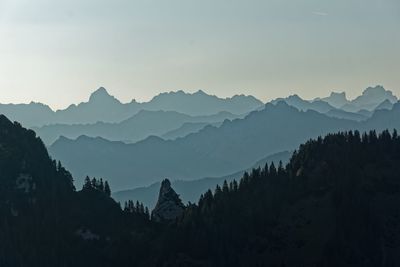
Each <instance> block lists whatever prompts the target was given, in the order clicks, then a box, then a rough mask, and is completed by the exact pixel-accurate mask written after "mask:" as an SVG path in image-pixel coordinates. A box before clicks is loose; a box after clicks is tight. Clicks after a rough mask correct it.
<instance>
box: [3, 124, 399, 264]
mask: <svg viewBox="0 0 400 267" xmlns="http://www.w3.org/2000/svg"><path fill="white" fill-rule="evenodd" d="M399 173H400V138H399V136H398V135H397V132H393V133H389V132H388V131H383V132H382V133H380V134H376V133H375V132H370V133H369V134H360V133H359V132H345V133H338V134H330V135H327V136H326V137H325V138H317V139H316V140H310V141H309V142H307V143H305V144H304V145H302V146H300V148H299V149H298V151H296V152H295V153H294V155H293V156H292V158H291V160H290V162H289V163H288V165H287V166H282V165H281V164H276V165H275V164H271V165H269V166H265V168H259V169H254V170H253V171H252V172H250V173H245V174H244V176H243V178H242V179H241V180H240V181H238V182H236V181H232V182H230V183H229V184H228V183H224V185H223V186H222V187H217V188H216V189H215V191H213V192H212V191H207V192H205V193H204V194H203V195H202V196H201V198H200V200H199V202H198V203H197V204H189V205H188V206H186V207H183V206H182V209H183V212H182V214H181V215H180V216H179V215H177V216H178V218H176V219H175V220H167V221H165V220H160V221H162V222H160V223H158V222H156V221H155V220H150V219H149V212H148V211H146V209H145V207H143V205H141V204H140V203H136V205H134V203H133V202H129V203H127V205H126V207H125V209H121V207H120V205H118V204H117V203H116V202H115V201H113V200H112V199H111V198H110V197H109V195H110V192H109V189H108V188H107V189H106V186H105V183H103V181H102V180H98V179H87V180H86V183H85V186H84V188H83V189H82V190H80V191H76V190H75V188H74V186H73V183H72V177H71V175H70V174H69V173H68V171H66V170H65V169H64V168H63V167H62V166H61V164H57V163H56V162H55V161H52V160H51V159H50V158H49V156H48V154H47V151H46V149H45V147H44V145H43V143H42V142H41V140H40V139H38V138H37V137H36V136H35V133H34V132H33V131H30V130H26V129H24V128H22V127H21V126H20V125H19V124H17V123H11V122H10V121H9V120H8V119H7V118H5V117H4V116H2V117H0V218H1V220H0V240H2V242H0V266H6V267H7V266H85V267H86V266H280V267H281V266H293V267H297V266H299V267H300V266H332V267H333V266H335V267H336V266H400V220H399V214H400V177H399ZM168 184H169V183H168V181H164V183H163V186H164V189H168V190H165V192H167V193H166V194H167V195H168V196H172V197H173V198H175V197H177V195H176V193H175V194H173V193H172V192H173V189H172V188H170V187H169V186H168ZM161 191H162V192H161V193H160V196H161V197H163V196H164V193H163V192H164V190H161ZM168 192H169V193H168ZM178 199H179V198H178ZM160 201H161V200H160ZM177 203H179V202H177ZM178 206H180V204H178ZM154 216H155V215H154V212H153V217H154Z"/></svg>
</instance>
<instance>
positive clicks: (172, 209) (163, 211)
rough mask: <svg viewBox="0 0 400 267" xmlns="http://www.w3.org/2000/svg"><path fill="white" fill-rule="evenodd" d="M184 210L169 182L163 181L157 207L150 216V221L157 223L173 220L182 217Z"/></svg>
mask: <svg viewBox="0 0 400 267" xmlns="http://www.w3.org/2000/svg"><path fill="white" fill-rule="evenodd" d="M184 209H185V206H184V205H183V203H182V200H181V199H180V198H179V195H178V194H177V193H176V192H175V191H174V189H172V187H171V182H170V181H169V180H168V179H165V180H164V181H163V182H162V183H161V188H160V194H159V196H158V201H157V205H156V207H155V208H154V210H153V212H152V214H151V217H152V220H154V221H157V222H160V221H172V220H175V219H176V218H177V217H179V216H181V215H182V213H183V211H184Z"/></svg>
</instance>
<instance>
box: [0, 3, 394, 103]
mask: <svg viewBox="0 0 400 267" xmlns="http://www.w3.org/2000/svg"><path fill="white" fill-rule="evenodd" d="M376 84H382V85H384V86H385V87H386V88H388V89H391V90H392V91H394V92H395V93H396V94H397V95H400V1H399V0H335V1H333V0H240V1H239V0H196V1H195V0H0V102H2V103H8V102H14V103H19V102H30V101H31V100H34V101H40V102H44V103H47V104H50V105H51V106H52V107H54V108H62V107H65V106H66V105H68V104H70V103H77V102H80V101H83V100H87V98H88V95H89V94H90V92H91V91H93V90H95V89H96V88H98V87H99V86H104V87H106V88H107V89H108V90H109V92H110V93H111V94H113V95H115V96H117V97H118V98H120V99H121V100H122V101H126V102H128V101H130V100H131V99H132V98H136V99H137V100H139V101H143V100H148V99H149V98H151V97H152V96H154V95H155V94H158V93H159V92H162V91H171V90H174V91H175V90H180V89H182V90H185V91H188V92H193V91H197V90H198V89H202V90H204V91H206V92H208V93H212V94H216V95H219V96H231V95H233V94H237V93H244V94H252V95H255V96H256V97H258V98H260V99H262V100H264V101H265V100H268V99H271V98H275V97H278V96H286V95H288V94H292V93H298V94H300V95H301V96H303V97H306V98H311V97H313V96H317V95H318V96H323V95H326V94H328V92H330V91H332V90H335V91H342V90H345V91H347V92H348V93H349V95H350V96H354V95H356V94H359V93H360V92H361V91H362V90H363V88H365V87H367V86H369V85H376Z"/></svg>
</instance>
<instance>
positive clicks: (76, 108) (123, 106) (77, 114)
mask: <svg viewBox="0 0 400 267" xmlns="http://www.w3.org/2000/svg"><path fill="white" fill-rule="evenodd" d="M262 105H263V103H262V102H261V101H260V100H258V99H256V98H255V97H253V96H245V95H235V96H233V97H231V98H218V97H217V96H213V95H208V94H206V93H204V92H203V91H201V90H200V91H198V92H196V93H193V94H189V93H185V92H183V91H178V92H169V93H162V94H159V95H158V96H155V97H154V98H153V99H152V100H151V101H149V102H143V103H138V102H136V101H135V100H132V101H131V102H130V103H121V102H120V101H119V100H118V99H116V98H115V97H114V96H111V95H110V94H109V93H108V92H107V90H106V89H105V88H103V87H100V88H99V89H98V90H96V91H95V92H93V93H92V94H91V96H90V98H89V100H88V101H87V102H82V103H80V104H78V105H75V104H73V105H70V106H69V107H68V108H66V109H64V110H57V111H53V110H52V109H51V108H50V107H48V106H47V105H44V104H40V103H30V104H17V105H14V104H0V114H4V115H6V116H8V117H9V118H10V119H11V120H15V121H18V122H20V123H22V124H23V125H24V126H26V127H41V126H44V125H49V124H93V123H96V122H110V123H116V122H121V121H124V120H127V119H129V118H131V117H132V116H134V115H135V114H137V113H138V112H139V111H141V110H148V111H160V110H161V111H175V112H179V113H184V114H187V115H191V116H206V115H213V114H217V113H220V112H229V113H234V114H237V115H240V114H246V113H249V112H251V111H253V110H255V109H257V108H259V107H260V106H262Z"/></svg>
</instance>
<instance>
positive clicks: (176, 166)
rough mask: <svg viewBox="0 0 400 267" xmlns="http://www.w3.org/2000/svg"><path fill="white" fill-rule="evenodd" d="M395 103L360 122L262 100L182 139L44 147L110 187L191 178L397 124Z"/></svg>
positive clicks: (62, 142) (77, 173)
mask: <svg viewBox="0 0 400 267" xmlns="http://www.w3.org/2000/svg"><path fill="white" fill-rule="evenodd" d="M399 106H400V104H395V105H394V107H393V109H392V110H379V111H376V112H375V113H374V115H373V116H372V117H371V118H369V119H367V120H366V121H363V122H356V121H352V120H345V119H337V118H331V117H328V116H326V115H324V114H321V113H318V112H315V111H311V110H309V111H306V112H303V111H299V110H298V109H296V108H294V107H291V106H289V105H287V104H286V103H284V102H279V103H277V104H276V105H273V104H267V105H266V107H265V108H264V109H263V110H261V111H255V112H252V113H250V114H249V115H248V116H246V117H245V118H244V119H236V120H234V121H225V122H224V123H223V124H222V125H221V126H220V127H219V128H216V127H206V128H204V129H202V130H201V131H200V132H198V133H194V134H190V135H188V136H186V137H184V138H178V139H176V140H169V141H165V140H163V139H161V138H157V137H150V138H147V139H145V140H143V141H141V142H138V143H135V144H125V143H122V142H111V141H108V140H105V139H101V138H89V137H86V136H82V137H79V138H78V139H76V140H71V139H67V138H61V139H59V140H58V141H56V142H55V143H54V144H53V145H52V146H51V147H50V148H49V149H50V153H51V154H52V155H53V156H54V157H55V158H56V159H59V160H61V161H62V162H63V163H64V164H65V165H66V166H67V167H68V168H69V169H70V170H71V172H72V173H73V174H74V177H85V176H86V175H92V176H96V177H97V176H98V177H106V178H107V179H109V180H110V182H111V184H112V186H113V187H114V188H115V189H116V190H120V189H126V188H134V187H138V186H145V185H149V184H151V183H153V182H156V181H159V179H160V177H169V178H171V179H172V180H179V179H182V180H194V179H200V178H202V177H218V176H224V175H227V174H230V173H234V172H237V171H240V170H243V169H246V168H247V167H248V166H252V165H253V164H254V163H255V162H256V161H258V160H260V159H261V158H264V157H265V156H266V155H265V153H266V151H267V153H269V154H270V155H271V154H274V153H278V152H280V151H285V150H293V149H294V148H295V147H297V146H298V145H299V144H301V143H302V142H304V141H306V140H308V139H309V138H313V137H317V136H319V135H324V134H327V133H329V132H336V131H344V130H350V129H359V130H370V129H376V130H382V129H386V128H388V129H394V128H399V126H400V120H398V116H399V115H400V111H399Z"/></svg>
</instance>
